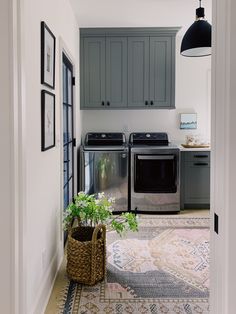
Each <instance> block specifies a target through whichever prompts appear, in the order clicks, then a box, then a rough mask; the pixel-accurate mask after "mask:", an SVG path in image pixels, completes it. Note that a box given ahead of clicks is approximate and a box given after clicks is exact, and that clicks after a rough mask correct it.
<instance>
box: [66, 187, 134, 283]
mask: <svg viewBox="0 0 236 314" xmlns="http://www.w3.org/2000/svg"><path fill="white" fill-rule="evenodd" d="M114 201H115V200H114V199H113V198H108V197H106V196H105V194H104V193H98V195H88V194H86V193H84V192H80V193H78V195H76V196H75V197H74V201H73V203H71V204H70V205H69V206H68V207H67V209H66V211H65V215H64V220H63V222H64V228H65V229H67V230H68V245H67V274H68V277H69V278H70V279H71V280H74V281H77V282H80V283H84V284H88V285H93V284H95V283H96V282H98V281H100V280H102V279H104V276H105V273H106V229H108V230H115V231H116V232H117V233H118V234H119V235H122V234H123V233H124V232H126V231H128V230H131V231H137V230H138V223H137V218H136V216H135V215H134V214H133V213H128V212H126V213H122V214H121V215H113V213H112V211H113V204H114ZM74 220H77V221H78V226H77V227H72V224H73V222H74Z"/></svg>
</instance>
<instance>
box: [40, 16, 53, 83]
mask: <svg viewBox="0 0 236 314" xmlns="http://www.w3.org/2000/svg"><path fill="white" fill-rule="evenodd" d="M55 52H56V38H55V36H54V35H53V33H52V32H51V31H50V29H49V28H48V26H47V25H46V23H45V22H41V84H45V85H47V86H48V87H51V88H53V89H54V87H55Z"/></svg>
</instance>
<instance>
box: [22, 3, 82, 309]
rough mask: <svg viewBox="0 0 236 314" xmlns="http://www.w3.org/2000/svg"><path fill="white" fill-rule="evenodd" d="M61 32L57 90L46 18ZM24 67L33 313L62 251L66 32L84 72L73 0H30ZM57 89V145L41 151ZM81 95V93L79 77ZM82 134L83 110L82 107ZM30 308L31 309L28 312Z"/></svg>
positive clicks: (29, 279)
mask: <svg viewBox="0 0 236 314" xmlns="http://www.w3.org/2000/svg"><path fill="white" fill-rule="evenodd" d="M41 21H45V22H46V24H47V25H48V27H49V28H50V29H51V31H52V32H53V34H54V35H55V37H56V78H55V90H51V89H50V88H47V87H45V86H43V85H41V84H40V67H41V65H40V22H41ZM22 23H23V29H24V42H23V43H24V60H25V62H24V64H23V68H24V72H25V82H26V86H25V97H26V134H27V138H26V141H27V143H26V144H27V152H26V158H27V161H26V164H27V168H26V195H27V197H26V228H27V230H26V234H27V243H26V254H27V274H26V276H27V285H26V286H27V294H26V295H27V313H29V314H32V313H41V312H42V311H43V308H42V307H43V306H44V305H45V301H46V299H47V297H48V293H49V289H50V288H51V284H52V282H53V280H54V276H55V274H56V271H57V268H58V265H59V263H60V261H61V257H62V248H63V243H62V236H61V209H62V208H61V207H62V203H61V198H62V189H61V187H62V182H61V162H62V160H61V145H62V144H63V142H62V138H61V127H62V125H61V109H62V103H61V90H62V89H61V81H60V75H61V68H60V58H61V54H60V51H59V48H60V38H62V39H63V42H64V43H65V45H66V47H68V49H69V53H70V55H71V56H72V58H73V60H74V61H75V63H76V64H75V66H76V69H75V70H76V73H78V56H79V54H78V51H79V40H78V37H79V31H78V25H77V21H76V18H75V16H74V13H73V11H72V9H71V6H70V3H69V1H67V0H50V1H47V0H41V1H36V0H24V11H23V16H22ZM42 89H46V90H49V91H51V92H53V93H55V95H56V147H54V148H52V149H50V150H48V151H45V152H41V98H40V96H41V94H40V93H41V90H42ZM76 97H77V99H78V98H79V89H78V80H77V86H76ZM75 114H76V117H77V130H76V133H77V137H79V133H80V130H79V125H80V123H79V121H80V114H79V110H76V113H75ZM24 314H25V313H24Z"/></svg>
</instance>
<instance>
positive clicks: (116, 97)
mask: <svg viewBox="0 0 236 314" xmlns="http://www.w3.org/2000/svg"><path fill="white" fill-rule="evenodd" d="M106 102H107V103H106V104H107V105H109V104H110V106H111V107H118V108H120V107H127V38H125V37H107V38H106Z"/></svg>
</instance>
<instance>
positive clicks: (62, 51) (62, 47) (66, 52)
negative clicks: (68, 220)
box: [59, 37, 78, 251]
mask: <svg viewBox="0 0 236 314" xmlns="http://www.w3.org/2000/svg"><path fill="white" fill-rule="evenodd" d="M63 54H64V55H65V56H66V57H67V59H68V60H69V61H70V62H71V64H72V69H73V71H72V77H74V76H75V69H76V68H75V60H74V58H73V57H72V54H71V53H70V50H69V49H68V48H67V46H66V44H65V42H64V40H63V39H62V38H61V37H60V38H59V59H60V62H59V67H60V87H61V93H60V110H59V111H60V125H61V127H60V139H61V141H60V142H61V145H60V172H61V175H60V179H61V180H60V181H61V182H60V187H61V188H60V190H61V197H60V204H61V206H60V208H61V210H60V228H61V230H60V241H61V245H62V246H61V248H62V251H64V231H63V212H64V172H63V170H64V169H63V161H64V150H63V106H62V104H63V70H62V69H63ZM72 97H73V136H74V138H76V110H75V103H76V98H75V88H74V86H73V89H72ZM75 148H76V146H74V151H73V158H74V169H73V171H74V192H75V191H77V171H76V169H77V164H78V158H77V154H76V149H75Z"/></svg>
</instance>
